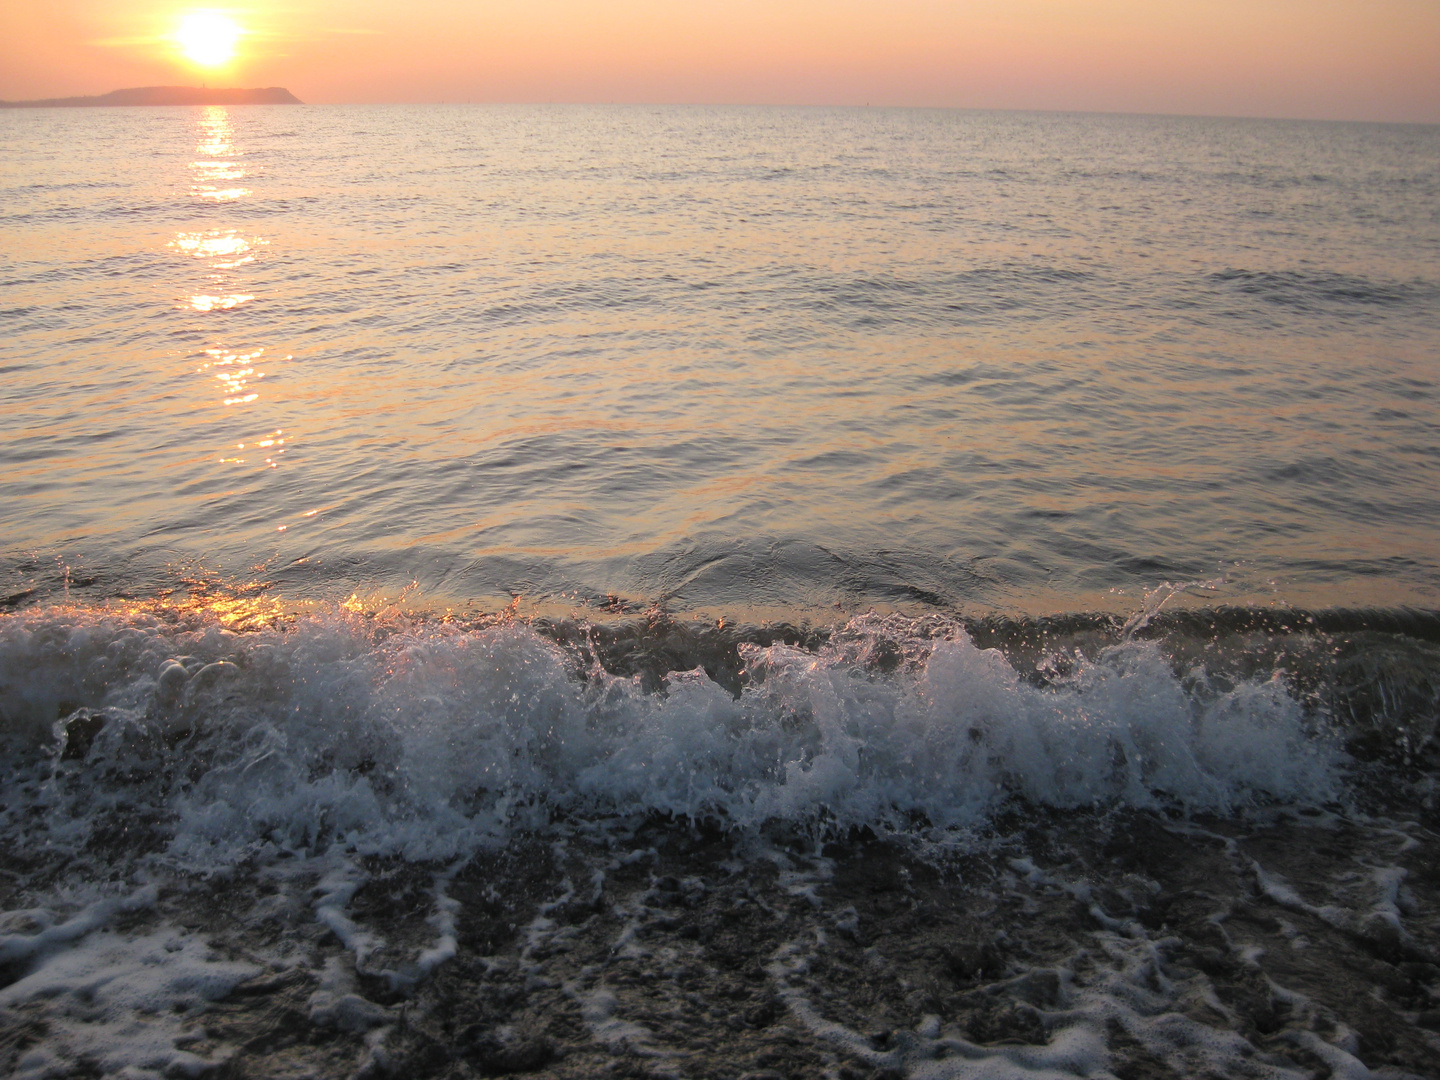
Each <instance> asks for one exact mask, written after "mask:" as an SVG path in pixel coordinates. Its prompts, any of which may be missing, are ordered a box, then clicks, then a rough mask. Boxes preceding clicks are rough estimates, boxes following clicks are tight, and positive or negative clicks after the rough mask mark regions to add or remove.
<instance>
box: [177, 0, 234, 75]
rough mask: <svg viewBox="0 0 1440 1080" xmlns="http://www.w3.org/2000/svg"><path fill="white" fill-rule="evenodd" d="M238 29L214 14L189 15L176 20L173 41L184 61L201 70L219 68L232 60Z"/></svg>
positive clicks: (223, 17)
mask: <svg viewBox="0 0 1440 1080" xmlns="http://www.w3.org/2000/svg"><path fill="white" fill-rule="evenodd" d="M241 32H242V31H241V30H240V27H238V26H236V25H235V23H234V22H232V21H231V20H230V19H228V18H226V17H225V16H224V15H221V14H220V13H219V12H218V11H192V12H191V13H190V14H189V15H186V16H185V17H184V18H183V19H181V20H180V29H179V30H177V31H175V40H176V41H178V42H179V43H180V49H181V51H182V52H184V54H185V57H186V59H188V60H190V61H191V62H192V63H195V64H199V65H200V66H201V67H221V66H222V65H224V64H228V63H229V62H230V61H231V60H233V59H234V58H235V43H236V42H237V41H239V40H240V34H241Z"/></svg>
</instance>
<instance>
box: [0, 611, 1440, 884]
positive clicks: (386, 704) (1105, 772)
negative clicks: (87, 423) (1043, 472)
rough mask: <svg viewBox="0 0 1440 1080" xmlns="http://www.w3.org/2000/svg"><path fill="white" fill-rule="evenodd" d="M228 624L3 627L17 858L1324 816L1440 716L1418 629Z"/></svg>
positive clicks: (1410, 756)
mask: <svg viewBox="0 0 1440 1080" xmlns="http://www.w3.org/2000/svg"><path fill="white" fill-rule="evenodd" d="M235 625H242V624H238V623H237V622H236V620H235V618H234V612H233V610H232V611H229V612H227V611H225V610H223V609H220V608H218V607H212V608H210V609H207V610H204V611H198V612H197V611H193V610H183V609H177V608H167V607H163V606H157V605H143V604H133V605H129V606H127V607H126V608H124V609H123V610H122V609H95V608H88V609H87V608H81V607H63V606H36V607H31V608H27V609H23V610H21V611H19V612H16V613H14V614H10V615H7V616H4V617H3V618H0V710H3V712H0V727H3V733H4V737H5V740H6V744H7V747H8V750H7V752H6V754H5V757H4V760H5V769H6V773H7V777H6V781H5V786H6V788H7V790H8V792H9V795H8V796H7V799H6V803H7V804H8V805H7V806H6V808H5V809H4V810H3V811H0V831H3V832H5V833H7V834H9V836H10V838H11V839H13V841H14V842H15V844H16V845H17V850H18V848H19V847H25V848H36V847H37V846H42V845H43V846H45V847H47V848H48V849H49V850H52V851H72V852H74V853H77V854H78V853H81V852H86V851H90V852H94V851H95V850H96V849H97V845H98V846H100V847H103V846H104V845H106V844H109V843H112V842H115V843H118V842H121V841H120V840H119V839H117V838H123V844H124V845H129V846H131V847H135V846H137V845H138V847H139V848H143V849H144V850H147V851H151V852H160V853H163V855H164V857H165V858H166V859H167V860H170V861H173V862H175V863H176V864H178V865H181V866H186V867H196V868H199V867H206V866H212V865H217V864H223V863H232V862H233V861H234V860H236V859H239V858H243V857H246V856H247V855H252V854H253V855H261V854H262V853H264V852H268V853H269V854H270V855H271V856H273V855H276V854H279V853H283V852H285V851H293V852H299V851H302V850H303V851H307V852H310V853H314V852H315V851H318V850H324V849H326V848H329V847H331V846H334V845H341V846H342V847H343V848H344V849H345V850H352V851H356V852H361V853H373V854H390V855H399V856H403V857H405V858H410V859H431V858H445V857H451V856H455V855H459V854H463V853H466V852H472V851H474V850H476V849H477V848H481V847H485V846H490V845H494V844H497V843H501V842H503V841H504V839H505V838H506V837H507V836H508V835H510V833H511V832H512V831H513V830H514V829H515V828H517V827H523V826H525V825H526V824H527V823H528V824H533V823H535V822H537V821H538V820H541V819H545V820H549V819H552V818H553V817H554V816H555V815H562V816H565V815H569V816H580V817H584V816H588V815H613V814H634V813H641V814H656V813H658V814H662V815H667V816H679V817H682V818H687V819H690V820H692V821H696V822H705V821H708V822H711V823H715V824H719V825H720V826H721V827H725V828H752V827H756V826H759V825H763V824H764V823H766V822H774V821H782V822H787V823H792V824H795V825H799V826H803V827H807V828H820V829H830V830H845V829H848V828H851V827H868V828H871V829H875V830H888V831H891V832H894V831H906V830H912V831H913V830H929V831H930V832H932V833H933V832H936V831H940V832H943V831H946V830H950V831H962V832H963V831H965V830H974V829H977V828H984V827H986V826H987V823H990V822H992V821H993V820H994V819H995V817H996V815H997V814H1000V813H1002V812H1003V811H1005V810H1006V809H1008V808H1012V807H1014V806H1016V805H1020V804H1031V805H1035V806H1039V807H1053V808H1061V809H1064V808H1080V807H1084V808H1095V807H1099V808H1104V807H1123V808H1154V809H1160V810H1164V811H1167V812H1171V813H1180V814H1194V813H1199V812H1219V813H1233V812H1237V811H1239V812H1243V811H1245V810H1246V809H1248V808H1255V807H1260V806H1265V805H1271V804H1274V803H1277V802H1279V803H1284V804H1288V805H1300V806H1313V805H1321V804H1325V803H1329V802H1331V801H1333V800H1335V799H1337V798H1341V797H1343V794H1344V790H1345V784H1344V777H1345V772H1346V769H1347V768H1348V767H1349V766H1350V765H1351V764H1353V763H1354V762H1355V761H1356V760H1357V759H1358V758H1363V757H1367V756H1368V757H1370V758H1373V759H1381V760H1383V761H1386V762H1389V763H1391V764H1393V765H1394V766H1396V767H1404V766H1407V765H1408V766H1411V767H1413V765H1414V764H1415V763H1416V762H1419V761H1420V760H1421V759H1423V758H1424V755H1425V754H1426V753H1428V750H1429V748H1430V746H1431V744H1432V743H1433V739H1434V727H1435V713H1436V710H1435V704H1436V702H1437V700H1440V675H1437V673H1440V663H1437V662H1436V661H1437V659H1440V648H1437V645H1436V639H1437V637H1440V635H1437V634H1436V632H1435V631H1436V628H1437V618H1436V616H1434V615H1433V614H1425V613H1403V612H1391V613H1373V612H1372V613H1363V612H1362V613H1348V614H1347V613H1334V612H1332V613H1321V614H1319V615H1316V614H1306V613H1294V612H1291V613H1279V612H1274V611H1241V610H1234V611H1226V610H1217V611H1210V612H1201V613H1195V612H1180V613H1173V614H1172V613H1151V614H1150V615H1142V616H1141V617H1137V618H1136V619H1132V620H1131V621H1130V623H1129V624H1123V623H1121V622H1120V621H1119V620H1115V619H1107V618H1104V617H1100V616H1080V615H1075V616H1065V617H1059V618H1054V619H1049V620H1005V619H989V620H978V621H972V622H969V623H965V622H962V621H960V620H958V619H955V618H950V617H945V616H939V615H935V616H927V617H922V618H918V619H917V618H909V617H900V616H893V615H892V616H882V615H877V614H867V615H862V616H858V617H856V618H853V619H851V620H849V621H848V622H846V623H844V624H843V625H839V626H834V627H828V628H805V627H795V626H771V627H748V628H746V627H740V628H737V627H726V626H725V625H723V622H722V623H720V624H717V623H710V622H706V623H702V622H700V621H698V620H684V619H678V618H673V617H669V616H663V615H658V614H652V615H651V616H649V617H646V618H641V619H629V620H619V621H615V622H611V623H603V622H602V623H596V624H590V623H585V622H580V621H574V620H536V621H533V622H525V621H522V620H518V619H514V618H509V617H506V616H503V615H502V616H494V617H490V618H488V619H482V620H477V621H473V622H470V623H460V622H456V621H453V620H446V619H438V618H427V617H416V616H413V615H407V614H405V613H403V612H401V611H399V610H397V609H388V610H386V611H382V612H368V613H367V612H362V611H352V610H347V609H345V608H344V607H334V608H313V609H311V610H309V611H308V612H307V613H304V614H300V615H293V614H292V615H289V616H284V617H278V616H277V617H276V618H274V619H272V620H270V621H268V622H262V623H260V624H258V625H257V624H254V623H252V624H250V625H251V626H252V627H253V628H252V629H249V630H244V631H236V630H234V629H230V628H228V627H231V626H235ZM42 810H43V813H42ZM37 816H38V817H39V818H40V819H42V820H43V822H44V825H43V828H41V829H39V831H37V827H36V824H35V822H36V819H37ZM42 834H43V835H42Z"/></svg>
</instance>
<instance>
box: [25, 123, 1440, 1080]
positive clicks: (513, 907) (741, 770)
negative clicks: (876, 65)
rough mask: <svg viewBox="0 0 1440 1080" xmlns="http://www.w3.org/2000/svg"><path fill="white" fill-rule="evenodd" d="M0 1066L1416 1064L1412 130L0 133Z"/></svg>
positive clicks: (1422, 1070)
mask: <svg viewBox="0 0 1440 1080" xmlns="http://www.w3.org/2000/svg"><path fill="white" fill-rule="evenodd" d="M0 416H3V425H0V1073H4V1074H6V1075H14V1076H17V1077H26V1078H32V1080H53V1078H59V1077H86V1078H90V1077H111V1076H114V1077H123V1078H126V1080H149V1078H161V1077H181V1076H184V1077H201V1076H213V1077H215V1078H216V1080H239V1078H242V1077H255V1078H271V1077H287V1078H290V1077H293V1078H297V1080H298V1078H301V1077H311V1078H317V1080H319V1078H324V1080H329V1078H332V1077H335V1078H341V1077H343V1078H352V1077H353V1078H357V1080H376V1078H380V1077H391V1076H393V1077H405V1078H426V1077H438V1078H444V1080H468V1078H470V1077H479V1076H497V1075H534V1076H549V1077H575V1078H585V1077H617V1078H623V1077H633V1078H647V1080H648V1078H660V1077H665V1078H680V1077H695V1078H716V1080H740V1078H742V1077H743V1078H745V1080H777V1078H778V1080H822V1078H824V1080H862V1078H863V1080H897V1078H899V1077H917V1078H926V1080H962V1078H970V1077H976V1078H1016V1080H1020V1078H1023V1080H1040V1078H1058V1077H1095V1078H1100V1077H1113V1078H1118V1080H1138V1078H1157V1080H1158V1078H1161V1077H1189V1076H1200V1075H1206V1076H1223V1077H1247V1078H1267V1080H1269V1078H1273V1080H1281V1078H1298V1077H1314V1078H1317V1080H1318V1078H1325V1077H1332V1076H1333V1077H1347V1078H1350V1077H1355V1078H1359V1077H1366V1076H1376V1077H1386V1078H1389V1080H1403V1078H1413V1077H1429V1076H1435V1075H1436V1071H1435V1069H1436V1066H1435V1062H1436V1061H1437V1060H1440V804H1437V801H1436V799H1437V795H1440V788H1437V780H1440V742H1437V726H1440V126H1433V125H1431V126H1426V125H1399V124H1362V123H1324V122H1311V121H1285V120H1258V119H1222V118H1203V117H1171V116H1141V115H1134V116H1130V115H1099V114H1068V113H1023V112H979V111H959V110H940V109H872V108H833V109H830V108H779V107H776V108H761V107H754V108H738V107H735V108H731V107H725V108H722V107H700V106H696V107H647V106H606V107H602V106H504V107H500V106H495V107H491V106H462V105H449V106H385V107H381V106H215V107H193V108H191V107H164V108H161V107H156V108H89V109H87V108H76V109H23V110H6V111H4V112H0Z"/></svg>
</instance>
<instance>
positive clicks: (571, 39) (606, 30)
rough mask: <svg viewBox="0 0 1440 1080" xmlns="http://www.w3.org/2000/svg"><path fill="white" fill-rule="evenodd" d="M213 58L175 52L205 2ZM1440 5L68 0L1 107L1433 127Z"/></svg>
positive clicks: (12, 14) (31, 45)
mask: <svg viewBox="0 0 1440 1080" xmlns="http://www.w3.org/2000/svg"><path fill="white" fill-rule="evenodd" d="M197 12H198V13H211V14H212V15H213V16H214V17H218V18H221V19H225V20H229V21H230V22H231V23H232V24H233V26H234V28H235V30H236V31H237V35H236V40H235V41H234V42H233V50H232V52H231V54H229V55H227V56H226V58H225V59H223V60H221V59H216V58H215V57H211V58H209V60H208V61H207V62H205V63H201V62H197V61H196V60H195V59H193V57H191V58H187V57H186V56H185V55H184V54H183V52H184V50H183V49H182V48H181V47H180V46H179V45H178V44H177V31H178V28H179V26H180V25H181V23H182V21H183V20H184V19H185V18H186V17H187V16H188V17H193V16H194V15H195V14H196V13H197ZM1437 42H1440V9H1437V8H1436V6H1435V5H1433V4H1424V3H1420V2H1417V0H1385V2H1384V3H1380V4H1360V3H1356V2H1353V0H1332V2H1329V3H1323V4H1319V5H1312V6H1310V7H1308V8H1306V9H1305V10H1304V11H1300V10H1280V9H1278V8H1273V7H1268V6H1261V7H1256V6H1254V5H1249V6H1246V5H1241V4H1238V3H1235V2H1232V0H1206V2H1193V3H1186V4H1181V5H1172V6H1170V7H1168V8H1166V9H1164V10H1151V9H1149V8H1146V7H1144V6H1141V5H1138V4H1133V3H1130V2H1129V0H1104V2H1102V3H1098V4H1080V3H1078V2H1073V0H1061V2H1058V3H1040V2H1039V0H1025V2H1022V3H1018V4H1009V5H1001V4H998V3H989V2H987V3H981V4H973V5H969V6H967V7H965V8H964V9H963V10H959V9H956V8H953V7H951V6H946V5H941V4H938V3H934V2H932V0H905V2H902V3H899V4H895V5H891V6H890V7H889V8H888V9H886V10H885V11H883V12H881V11H879V10H878V9H871V8H868V7H865V6H862V5H858V4H854V3H836V2H824V0H806V2H801V3H796V4H792V5H790V6H789V7H786V8H784V9H783V10H781V9H775V8H771V7H766V6H764V5H760V4H758V3H740V4H732V5H728V6H726V7H725V8H724V9H721V8H719V7H717V6H712V5H698V6H692V7H690V8H687V9H684V10H670V9H666V8H663V7H661V6H660V5H657V4H653V3H650V2H649V0H624V2H623V3H620V4H616V5H611V6H609V7H607V8H604V9H599V8H597V7H595V6H593V5H586V4H582V3H578V2H572V0H548V2H546V3H543V4H538V5H537V4H530V5H526V6H524V7H522V6H520V5H519V4H515V3H510V2H504V3H498V4H494V5H490V6H488V7H487V8H485V9H484V10H483V11H479V10H473V9H469V8H466V7H464V6H462V5H460V4H458V3H456V2H454V0H430V2H426V3H418V4H414V5H410V6H408V7H407V8H406V9H405V10H404V11H396V10H394V9H393V8H391V7H390V6H388V5H383V4H380V3H378V2H375V0H361V2H358V3H353V4H347V5H340V4H338V3H332V2H330V0H307V2H302V3H298V4H295V5H291V6H288V7H284V8H282V7H280V6H278V5H271V4H268V3H252V4H246V5H216V6H212V7H199V8H197V7H190V6H184V5H170V4H162V5H134V4H126V3H120V2H117V0H63V2H61V3H58V4H54V5H49V6H47V8H46V9H44V10H19V9H11V10H8V11H4V12H0V99H4V100H9V101H23V100H36V99H46V98H60V97H75V96H90V95H99V94H104V93H107V92H109V91H111V90H115V89H119V88H128V87H138V86H161V85H199V84H201V83H202V82H204V83H209V84H211V85H225V86H237V87H240V86H244V87H259V86H284V87H286V88H287V89H289V90H290V91H291V92H292V93H294V94H295V95H296V96H297V97H299V98H301V99H302V100H303V101H305V102H306V103H308V104H317V105H319V104H422V103H447V104H448V103H472V104H549V103H553V104H581V105H583V104H633V105H777V106H789V105H794V106H866V105H869V106H872V107H877V106H884V107H907V108H908V107H913V108H948V109H981V110H992V109H993V110H1002V111H1025V112H1094V113H1119V114H1126V113H1138V114H1153V115H1179V116H1217V117H1218V116H1225V117H1255V118H1265V119H1310V120H1360V121H1380V122H1395V123H1436V122H1440V64H1437V63H1436V62H1435V60H1436V51H1437V50H1436V43H1437Z"/></svg>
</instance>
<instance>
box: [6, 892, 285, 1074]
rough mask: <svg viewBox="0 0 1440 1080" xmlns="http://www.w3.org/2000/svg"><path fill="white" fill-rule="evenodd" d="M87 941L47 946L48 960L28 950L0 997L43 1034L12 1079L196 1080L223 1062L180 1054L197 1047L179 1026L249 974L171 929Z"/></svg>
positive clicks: (216, 1056) (97, 933) (99, 933)
mask: <svg viewBox="0 0 1440 1080" xmlns="http://www.w3.org/2000/svg"><path fill="white" fill-rule="evenodd" d="M93 911H94V908H93V907H92V908H90V909H87V912H93ZM88 917H89V916H88V915H85V916H80V917H77V918H76V919H72V920H69V921H68V922H67V923H65V924H62V925H63V926H66V927H71V928H74V927H76V926H77V925H79V923H80V921H81V920H82V919H84V918H88ZM57 929H58V928H57ZM90 931H91V932H89V933H88V935H87V936H85V937H83V939H82V938H80V937H77V936H74V935H71V936H69V937H67V938H66V939H65V945H66V946H67V947H65V948H63V949H58V950H56V949H55V948H54V945H55V940H54V939H52V940H51V942H50V948H49V951H44V950H42V949H40V948H39V947H37V948H36V949H34V950H32V953H31V955H32V957H35V958H37V959H38V962H37V963H36V964H35V966H34V967H33V968H32V969H31V970H30V971H29V972H28V973H27V974H26V975H25V976H24V977H23V978H21V979H19V980H18V981H16V982H14V983H11V984H10V985H9V986H7V987H5V988H4V989H3V990H0V1010H10V1009H17V1008H23V1009H24V1010H25V1012H26V1014H27V1015H28V1016H29V1017H30V1018H32V1019H37V1020H42V1021H43V1022H44V1023H45V1024H46V1026H47V1028H48V1034H47V1036H46V1038H45V1040H44V1041H43V1043H40V1044H38V1045H36V1046H35V1047H32V1048H31V1049H29V1050H27V1051H25V1052H24V1053H23V1054H22V1056H21V1057H20V1059H19V1060H18V1061H17V1063H16V1066H15V1070H16V1071H15V1075H16V1076H17V1077H25V1078H31V1080H50V1078H58V1077H65V1076H72V1075H74V1074H75V1071H76V1068H77V1065H78V1063H79V1062H80V1061H81V1060H82V1059H83V1060H86V1061H89V1062H92V1063H93V1064H94V1065H95V1066H97V1067H98V1068H99V1069H100V1071H101V1073H102V1074H103V1075H106V1076H110V1075H120V1076H126V1077H132V1078H134V1080H147V1078H152V1077H153V1078H155V1080H159V1078H161V1077H175V1076H199V1075H201V1074H202V1073H205V1072H208V1071H209V1070H211V1069H214V1068H215V1067H216V1066H217V1065H219V1064H220V1063H221V1062H223V1061H224V1059H225V1049H224V1048H223V1047H219V1048H213V1049H210V1050H208V1051H207V1052H206V1053H203V1054H201V1053H197V1052H195V1051H193V1050H190V1049H187V1046H191V1045H194V1044H195V1043H196V1042H197V1041H199V1040H201V1039H203V1032H199V1033H198V1034H197V1032H196V1030H195V1029H194V1025H193V1023H192V1024H187V1021H190V1020H193V1018H194V1017H195V1016H197V1015H199V1014H200V1013H201V1012H203V1010H204V1009H205V1008H206V1006H208V1004H209V1003H210V1002H212V1001H219V1000H221V999H222V998H224V997H226V996H228V995H229V993H230V992H231V991H232V990H233V989H234V988H235V987H236V986H238V985H239V984H240V983H242V982H244V981H246V980H247V979H251V978H253V977H255V976H256V975H258V974H259V973H260V971H261V969H260V968H259V967H258V966H256V965H253V964H246V963H238V962H234V961H227V960H221V959H219V958H217V957H215V956H212V955H211V954H210V951H209V949H208V947H207V946H206V945H205V943H204V942H203V941H201V940H200V939H199V938H196V937H194V936H193V935H188V934H186V933H184V932H183V931H180V930H178V929H175V928H171V927H162V928H161V929H158V930H155V931H154V932H152V933H149V934H144V935H141V936H126V935H123V934H119V933H115V932H112V931H108V930H96V929H94V925H93V922H92V925H91V927H90Z"/></svg>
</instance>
